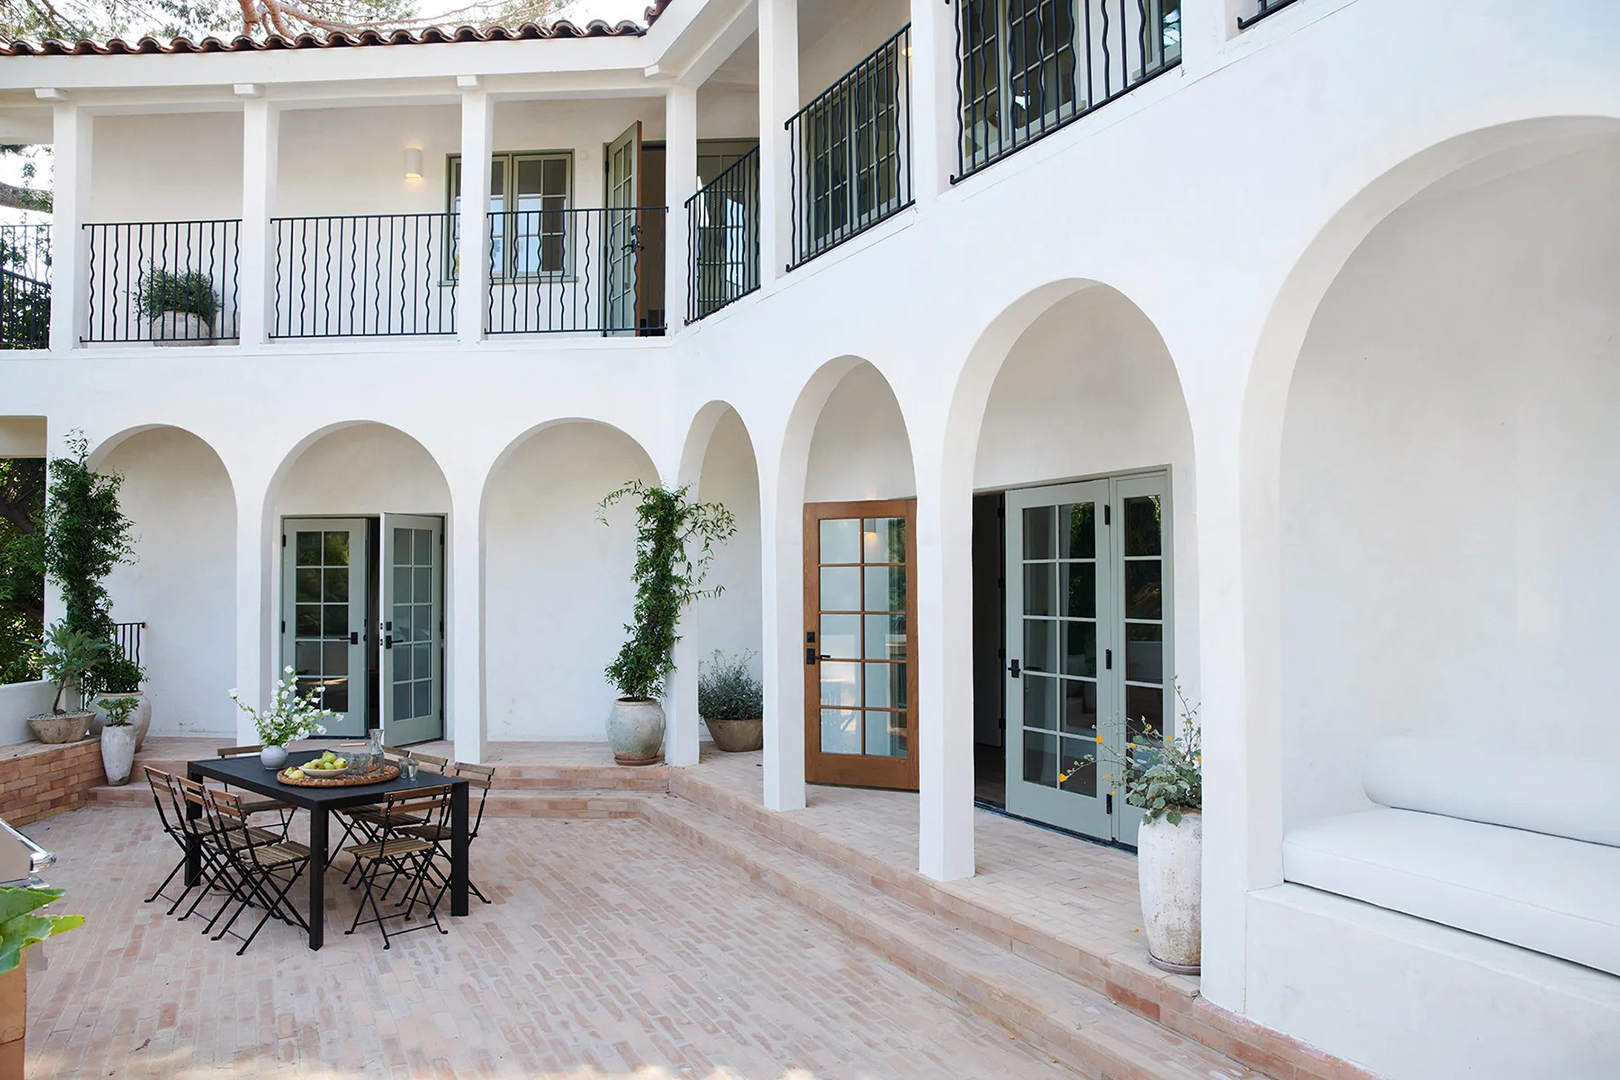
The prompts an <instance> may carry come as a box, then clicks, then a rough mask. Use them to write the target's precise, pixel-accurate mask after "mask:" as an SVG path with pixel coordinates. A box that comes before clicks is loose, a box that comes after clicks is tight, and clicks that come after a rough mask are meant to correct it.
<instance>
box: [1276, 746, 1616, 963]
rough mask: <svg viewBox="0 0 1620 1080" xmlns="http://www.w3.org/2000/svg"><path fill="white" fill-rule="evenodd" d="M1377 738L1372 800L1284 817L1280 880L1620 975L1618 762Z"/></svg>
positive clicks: (1574, 751) (1367, 782)
mask: <svg viewBox="0 0 1620 1080" xmlns="http://www.w3.org/2000/svg"><path fill="white" fill-rule="evenodd" d="M1513 749H1514V750H1515V752H1514V753H1512V754H1509V753H1507V752H1506V751H1504V750H1498V749H1496V748H1493V747H1488V746H1480V745H1473V744H1464V743H1458V742H1454V741H1450V740H1442V739H1424V738H1410V737H1389V738H1383V739H1380V740H1378V741H1377V742H1376V743H1375V745H1374V747H1373V750H1372V753H1371V754H1370V755H1369V758H1368V761H1367V766H1366V769H1365V772H1364V774H1363V779H1362V787H1363V789H1364V790H1365V791H1366V793H1367V797H1368V798H1370V799H1371V800H1372V801H1373V802H1374V803H1376V804H1378V805H1377V807H1376V808H1375V809H1372V810H1364V811H1359V812H1357V813H1352V814H1344V815H1341V816H1338V817H1330V818H1324V819H1321V820H1318V821H1313V822H1310V823H1308V824H1305V825H1301V826H1298V827H1295V828H1292V829H1289V830H1288V831H1287V832H1286V834H1285V835H1284V838H1283V876H1284V878H1286V879H1287V880H1288V881H1292V882H1296V883H1298V884H1301V885H1309V886H1311V887H1312V888H1316V889H1322V890H1325V891H1327V892H1333V893H1338V894H1340V895H1342V896H1348V897H1352V898H1354V899H1357V900H1362V901H1365V902H1367V903H1369V904H1377V905H1378V906H1379V907H1384V908H1389V909H1391V910H1393V911H1400V912H1404V913H1406V914H1408V915H1415V916H1417V917H1418V918H1422V919H1428V920H1431V921H1433V922H1437V923H1443V924H1445V925H1447V926H1454V927H1457V928H1459V929H1462V930H1468V931H1471V932H1472V933H1476V934H1482V935H1484V936H1486V937H1490V938H1495V939H1497V940H1499V941H1505V942H1508V943H1510V944H1513V945H1519V946H1522V947H1524V948H1527V949H1534V950H1535V951H1537V952H1541V953H1546V954H1548V955H1550V956H1557V957H1561V958H1563V959H1565V960H1571V961H1574V962H1575V963H1578V964H1585V965H1587V966H1588V967H1593V968H1597V969H1599V970H1600V971H1606V972H1609V973H1610V974H1614V975H1620V761H1617V760H1614V759H1613V758H1610V759H1608V760H1600V759H1595V758H1593V757H1590V756H1587V757H1582V756H1581V755H1582V754H1583V753H1584V752H1585V750H1584V748H1582V747H1579V746H1573V745H1572V746H1570V747H1569V749H1568V753H1567V756H1566V755H1560V756H1559V757H1558V758H1557V759H1553V758H1550V757H1547V756H1543V755H1537V754H1523V753H1518V752H1516V751H1517V749H1518V748H1517V747H1514V748H1513Z"/></svg>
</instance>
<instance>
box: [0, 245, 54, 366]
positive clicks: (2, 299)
mask: <svg viewBox="0 0 1620 1080" xmlns="http://www.w3.org/2000/svg"><path fill="white" fill-rule="evenodd" d="M50 343H51V227H50V225H49V224H42V225H0V349H45V348H49V347H50Z"/></svg>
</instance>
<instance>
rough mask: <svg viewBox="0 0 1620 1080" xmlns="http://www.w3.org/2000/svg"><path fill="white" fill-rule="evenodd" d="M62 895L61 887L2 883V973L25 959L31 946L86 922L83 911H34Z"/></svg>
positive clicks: (0, 893)
mask: <svg viewBox="0 0 1620 1080" xmlns="http://www.w3.org/2000/svg"><path fill="white" fill-rule="evenodd" d="M61 898H62V890H61V889H24V888H17V887H15V886H5V887H0V975H4V974H5V973H6V972H8V971H11V970H12V969H14V968H15V967H16V966H17V965H18V964H20V963H22V953H23V950H24V949H26V948H28V946H30V945H37V944H38V943H39V942H41V941H44V940H45V939H46V938H48V937H54V936H55V935H57V934H63V933H66V932H67V931H69V930H73V929H75V928H77V927H80V926H83V925H84V916H83V915H36V914H34V912H35V910H36V909H38V908H42V907H44V906H45V905H46V904H49V903H52V902H53V901H56V900H60V899H61Z"/></svg>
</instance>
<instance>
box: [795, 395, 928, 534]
mask: <svg viewBox="0 0 1620 1080" xmlns="http://www.w3.org/2000/svg"><path fill="white" fill-rule="evenodd" d="M916 494H917V481H916V479H915V474H914V473H913V472H912V468H911V443H910V441H909V440H908V439H907V438H906V422H905V418H904V417H902V416H901V415H900V405H899V402H897V401H896V400H895V397H894V390H893V389H892V388H891V387H890V386H889V384H888V382H887V380H885V379H884V378H883V374H882V372H880V371H878V369H877V368H875V367H873V366H872V365H871V364H859V365H857V366H856V367H855V368H853V369H852V370H851V371H850V372H849V373H848V374H846V375H845V376H844V377H843V378H842V379H841V380H839V382H838V385H837V387H836V388H835V389H834V390H833V392H832V394H831V395H830V396H829V397H828V398H827V403H826V405H825V406H824V407H823V408H822V410H821V416H820V417H819V418H818V419H817V421H816V428H815V435H814V436H813V437H812V438H811V441H810V463H809V468H808V469H807V471H806V473H805V484H804V501H805V502H846V501H850V500H854V499H908V498H911V497H913V496H915V495H916Z"/></svg>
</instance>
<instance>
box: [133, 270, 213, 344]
mask: <svg viewBox="0 0 1620 1080" xmlns="http://www.w3.org/2000/svg"><path fill="white" fill-rule="evenodd" d="M135 307H136V309H137V310H138V311H139V312H140V313H141V314H142V315H143V316H145V317H146V319H147V321H148V323H149V324H150V327H151V336H152V343H153V344H154V345H206V344H208V343H209V342H210V341H212V340H213V337H214V320H215V319H216V318H217V317H218V315H219V297H217V296H215V295H214V282H213V279H212V278H210V277H209V276H208V275H207V274H204V273H202V272H201V271H199V270H187V271H184V272H182V273H173V272H171V271H168V270H164V269H161V268H160V267H158V266H155V265H149V266H147V268H146V276H145V277H144V278H142V279H141V283H140V285H139V286H137V287H136V290H135Z"/></svg>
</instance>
